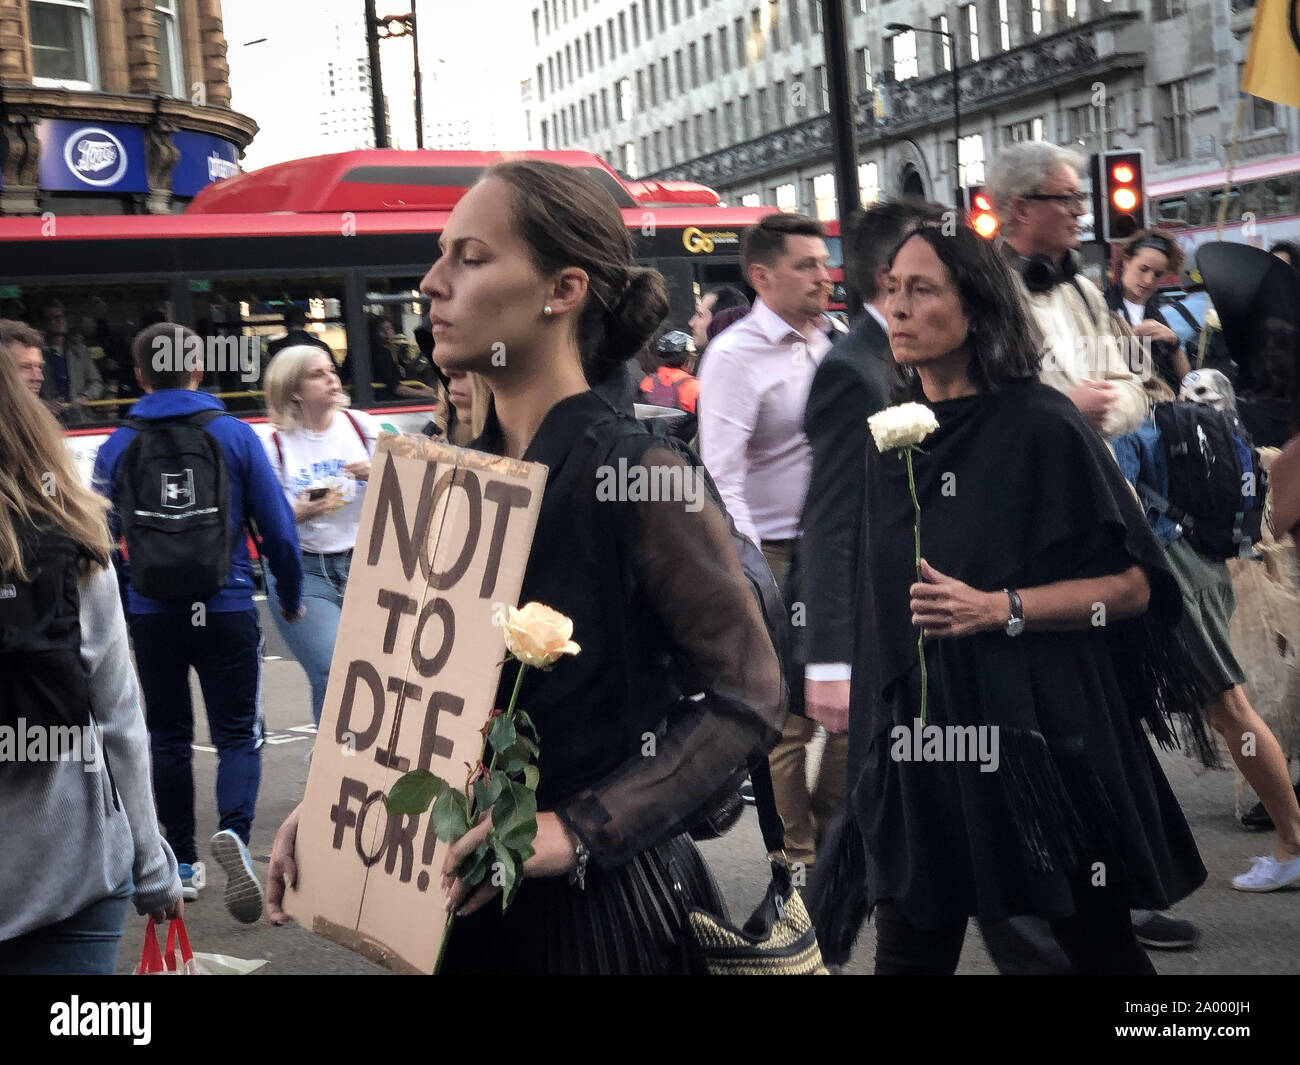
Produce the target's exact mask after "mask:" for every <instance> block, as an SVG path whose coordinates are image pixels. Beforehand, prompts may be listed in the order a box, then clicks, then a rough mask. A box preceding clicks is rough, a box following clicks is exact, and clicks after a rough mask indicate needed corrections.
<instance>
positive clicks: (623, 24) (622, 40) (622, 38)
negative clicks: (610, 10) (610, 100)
mask: <svg viewBox="0 0 1300 1065" xmlns="http://www.w3.org/2000/svg"><path fill="white" fill-rule="evenodd" d="M618 45H619V54H620V55H627V12H625V11H620V12H619V13H618ZM628 147H629V148H630V147H632V146H631V145H630V144H629V145H628Z"/></svg>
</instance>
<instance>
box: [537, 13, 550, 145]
mask: <svg viewBox="0 0 1300 1065" xmlns="http://www.w3.org/2000/svg"><path fill="white" fill-rule="evenodd" d="M533 17H534V18H536V17H537V12H536V11H534V12H533ZM550 148H551V126H550V123H549V122H547V121H546V119H542V149H543V150H544V151H550Z"/></svg>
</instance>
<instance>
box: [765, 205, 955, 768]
mask: <svg viewBox="0 0 1300 1065" xmlns="http://www.w3.org/2000/svg"><path fill="white" fill-rule="evenodd" d="M942 212H943V208H941V207H939V206H938V205H935V204H925V203H920V202H912V203H908V202H897V203H880V204H876V205H874V206H872V207H870V208H869V209H868V210H866V211H865V212H863V213H862V214H861V215H858V216H855V217H854V218H852V219H850V220H849V223H848V224H847V225H846V226H845V232H844V274H845V280H846V281H847V282H848V285H849V288H850V289H851V290H852V291H854V292H856V293H857V294H858V295H860V296H861V297H862V301H863V308H862V313H861V314H860V315H859V316H858V320H857V321H856V322H855V323H854V324H853V327H852V328H851V329H850V330H849V332H848V333H846V334H845V335H844V336H842V337H841V338H840V339H839V340H838V341H837V343H836V344H835V347H834V348H832V349H831V351H830V353H829V354H828V355H827V356H826V358H825V359H823V360H822V363H821V365H820V366H819V367H818V368H817V373H816V376H814V377H813V383H812V389H811V391H810V392H809V394H808V406H807V408H806V411H805V414H804V433H805V435H806V436H807V437H808V443H809V445H810V446H811V448H812V477H811V479H810V481H809V483H808V494H807V496H806V497H805V499H804V507H803V517H802V519H801V523H800V524H801V535H800V541H799V546H798V558H797V561H796V564H795V567H794V568H795V570H796V571H797V572H792V574H791V578H790V582H789V583H788V584H787V594H788V595H789V601H790V602H791V603H798V602H802V603H803V606H804V619H803V620H804V624H803V625H802V626H796V628H795V647H794V657H795V662H796V663H797V664H798V665H800V666H802V668H803V672H804V684H803V689H804V692H803V694H804V698H803V700H802V703H803V707H804V711H805V713H806V714H807V716H808V717H810V718H811V719H812V720H814V721H816V722H817V723H818V724H820V725H821V726H822V727H823V728H825V729H826V731H827V732H828V733H831V734H838V733H842V732H847V731H848V727H849V677H850V667H849V663H850V662H851V661H852V660H853V595H852V589H853V587H854V586H855V574H856V572H857V560H858V542H859V539H860V537H861V532H862V512H863V511H862V508H863V498H862V497H863V492H864V489H865V484H866V475H865V463H866V455H867V447H868V445H869V444H870V442H871V434H870V432H869V431H868V429H867V419H868V418H869V417H870V416H871V415H873V414H875V413H876V412H878V411H880V410H883V409H884V408H885V407H886V406H888V405H889V391H890V382H891V377H892V368H893V365H894V359H893V355H892V354H891V353H890V349H889V334H888V332H887V331H886V330H887V325H886V322H885V316H884V310H883V308H884V291H883V287H882V283H883V281H884V276H885V265H886V263H887V262H888V259H889V255H890V253H891V252H892V251H893V250H894V248H895V247H897V245H898V244H899V243H900V242H901V241H902V239H903V237H904V236H905V235H906V234H907V233H908V232H910V231H911V230H912V229H915V228H916V227H917V226H918V225H920V224H922V223H923V222H938V221H939V220H940V219H941V218H942ZM797 682H798V678H797V677H792V681H791V686H792V687H793V686H794V684H795V683H797ZM825 768H827V767H823V769H825ZM838 768H839V769H840V770H841V771H842V770H843V765H842V764H841V765H840V766H839V767H838Z"/></svg>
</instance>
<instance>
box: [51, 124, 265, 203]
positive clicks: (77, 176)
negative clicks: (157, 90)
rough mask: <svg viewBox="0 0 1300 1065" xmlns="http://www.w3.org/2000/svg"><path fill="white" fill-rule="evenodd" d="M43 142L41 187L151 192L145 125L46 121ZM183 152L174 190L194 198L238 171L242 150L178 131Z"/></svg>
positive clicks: (175, 139)
mask: <svg viewBox="0 0 1300 1065" xmlns="http://www.w3.org/2000/svg"><path fill="white" fill-rule="evenodd" d="M36 135H37V137H38V138H39V139H40V142H41V187H42V188H43V189H47V190H49V191H51V192H109V193H132V192H148V191H149V179H148V174H147V170H146V165H145V140H144V128H143V127H142V126H128V125H123V124H121V123H117V122H93V121H80V120H75V119H74V120H68V119H46V120H45V121H43V122H41V123H40V124H39V126H38V127H37V130H36ZM173 143H174V144H175V145H176V147H177V149H179V151H180V158H179V159H178V160H177V163H176V168H175V170H174V171H173V173H172V191H173V192H174V193H175V194H176V195H178V196H193V195H195V194H196V193H197V192H198V191H199V189H201V188H203V186H204V185H207V184H208V183H209V182H211V181H215V180H217V179H219V178H223V177H229V176H230V175H231V174H234V173H238V170H239V164H238V162H237V160H238V152H237V150H236V148H235V146H234V145H233V144H231V143H230V142H229V141H225V140H222V139H221V138H220V137H213V136H210V135H208V134H205V133H192V132H189V131H182V132H178V133H176V134H175V135H174V137H173Z"/></svg>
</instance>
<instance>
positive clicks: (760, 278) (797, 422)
mask: <svg viewBox="0 0 1300 1065" xmlns="http://www.w3.org/2000/svg"><path fill="white" fill-rule="evenodd" d="M825 236H826V230H825V227H823V226H822V224H821V223H820V222H818V221H817V220H816V219H813V218H808V217H806V216H804V215H797V214H772V215H768V216H767V217H766V218H764V219H763V220H762V221H760V222H759V223H758V224H757V225H755V226H752V227H751V228H750V229H748V230H746V231H745V234H744V236H743V237H742V238H741V245H740V261H741V267H742V269H743V270H744V271H745V275H746V277H747V279H748V280H749V283H750V285H751V286H752V287H753V289H754V291H755V292H757V293H758V299H757V300H756V301H755V302H754V306H753V309H752V310H751V311H750V313H749V314H748V315H746V316H745V317H744V318H743V319H741V320H740V321H739V322H737V323H736V324H735V325H733V326H731V327H730V328H729V329H727V330H726V331H725V332H723V333H720V334H719V335H718V337H717V338H716V339H715V340H714V341H713V342H712V343H711V344H710V345H709V357H708V359H706V360H705V362H704V367H703V370H702V371H701V374H700V398H699V408H698V409H699V417H700V443H701V447H702V449H703V458H704V463H705V465H706V466H707V467H708V469H709V472H710V473H711V474H712V475H713V479H714V480H715V481H716V482H717V485H718V489H719V491H720V492H721V493H722V498H723V500H724V501H725V502H726V504H727V509H728V510H729V511H730V512H731V515H732V517H733V518H734V519H735V522H736V527H737V528H738V529H739V530H740V531H741V532H742V533H744V534H745V535H746V536H748V537H749V538H750V539H751V540H753V541H754V542H755V543H756V544H758V545H759V546H760V547H762V549H763V554H764V555H765V556H766V558H767V562H768V565H769V566H770V567H771V568H772V574H773V576H775V577H776V580H777V583H778V584H781V585H782V586H784V584H785V577H786V569H787V567H788V565H789V561H790V549H791V547H792V546H793V545H794V542H795V539H796V538H797V536H798V533H799V514H800V511H801V510H802V507H803V497H804V493H805V492H806V491H807V488H808V479H809V475H810V473H811V469H812V456H811V452H810V450H809V447H808V440H807V438H806V437H805V436H804V433H803V414H804V408H805V407H806V405H807V402H808V390H809V388H810V387H811V385H812V379H813V374H814V373H815V372H816V370H817V365H818V363H820V362H821V360H822V357H823V356H824V355H825V354H826V352H827V351H829V350H830V346H831V336H832V335H833V334H834V333H835V332H836V331H838V330H840V329H841V327H840V326H839V324H838V323H837V322H835V320H834V319H832V318H830V317H829V316H827V314H826V306H827V301H828V300H829V298H830V292H831V276H830V271H829V262H830V257H829V254H828V252H827V250H826V240H825ZM791 607H792V609H797V607H796V605H795V604H791ZM795 620H796V621H799V620H800V619H799V618H797V617H796V618H795ZM793 687H794V686H792V689H793ZM799 687H801V686H799ZM795 695H796V696H797V695H798V693H795ZM792 704H793V705H792V707H791V709H792V710H794V711H795V713H792V714H791V716H790V717H789V719H788V720H787V723H786V726H785V732H784V735H783V736H782V739H781V742H780V743H779V744H777V746H776V748H775V749H774V750H773V751H772V753H771V756H770V758H769V764H770V767H771V773H772V790H773V793H774V796H775V799H776V807H777V811H778V812H779V813H780V815H781V817H782V819H783V820H784V821H785V829H786V836H785V852H786V856H787V857H788V859H789V860H790V862H791V863H803V864H804V865H805V866H810V865H811V864H812V862H813V860H814V857H815V855H816V847H817V841H818V839H819V837H820V835H821V832H822V831H823V830H824V828H825V826H826V822H827V821H828V820H829V819H830V817H831V816H832V815H833V814H834V813H835V811H836V810H837V808H838V807H839V806H840V804H841V801H842V799H843V796H844V760H845V755H846V752H847V740H846V737H845V736H843V735H840V736H828V737H827V741H826V748H825V752H824V754H823V756H822V764H821V770H820V772H819V774H818V781H817V785H816V787H815V788H814V789H813V791H812V792H811V793H810V792H809V789H808V785H807V778H806V776H805V754H806V748H807V746H808V743H809V741H810V740H811V739H812V738H813V736H814V735H815V733H816V731H817V726H816V724H815V723H814V722H812V721H810V720H808V719H807V718H806V717H803V716H801V713H800V711H801V709H802V700H801V699H799V698H797V697H795V698H793V699H792Z"/></svg>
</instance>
